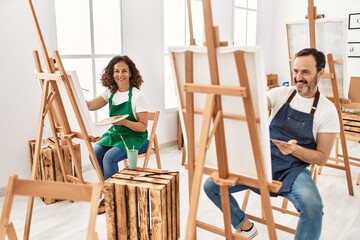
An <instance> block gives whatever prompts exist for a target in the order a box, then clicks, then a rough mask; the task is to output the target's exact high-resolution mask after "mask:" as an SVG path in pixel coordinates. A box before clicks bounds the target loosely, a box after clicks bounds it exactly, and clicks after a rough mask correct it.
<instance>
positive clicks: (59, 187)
mask: <svg viewBox="0 0 360 240" xmlns="http://www.w3.org/2000/svg"><path fill="white" fill-rule="evenodd" d="M101 188H102V187H101V184H100V183H96V184H92V185H89V184H81V183H79V184H73V183H65V182H50V181H39V180H21V179H18V177H17V175H12V176H10V177H9V182H8V186H7V188H6V193H5V198H4V205H3V208H2V213H1V219H0V240H4V239H5V237H6V235H7V236H8V239H9V240H13V239H17V236H16V232H15V228H14V225H13V223H12V222H11V221H10V213H11V208H12V204H13V199H14V195H20V196H32V197H48V198H57V199H66V200H70V201H85V202H90V203H91V208H90V217H89V226H88V231H87V237H86V239H88V240H95V239H98V236H97V233H96V231H95V223H96V215H97V208H98V200H99V197H100V194H101ZM25 225H26V226H28V225H30V223H28V222H26V223H25Z"/></svg>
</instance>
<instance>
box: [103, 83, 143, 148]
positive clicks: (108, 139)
mask: <svg viewBox="0 0 360 240" xmlns="http://www.w3.org/2000/svg"><path fill="white" fill-rule="evenodd" d="M132 88H133V87H132V86H130V89H129V100H128V101H127V102H124V103H121V104H119V105H113V104H112V99H113V97H114V93H113V94H111V96H110V99H109V115H110V117H113V116H118V115H125V114H129V116H128V117H127V120H130V121H133V122H136V119H135V117H134V114H133V111H132V107H131V98H132ZM120 134H121V136H122V137H123V139H124V141H125V143H126V146H127V147H128V148H129V149H132V148H135V149H137V150H139V149H140V148H142V146H144V144H145V142H146V140H147V138H148V132H147V130H146V131H145V132H135V131H133V130H131V129H130V128H127V127H125V126H117V125H113V126H112V127H111V128H109V129H108V130H107V132H105V133H104V134H103V135H102V137H101V139H100V140H99V141H98V142H97V143H98V144H99V145H101V146H105V147H118V148H120V149H121V150H122V151H123V152H124V153H126V148H125V145H124V143H123V141H122V139H121V137H120Z"/></svg>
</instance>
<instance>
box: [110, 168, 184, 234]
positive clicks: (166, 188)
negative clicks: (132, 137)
mask: <svg viewBox="0 0 360 240" xmlns="http://www.w3.org/2000/svg"><path fill="white" fill-rule="evenodd" d="M104 193H105V213H106V226H107V237H108V239H154V240H161V239H170V240H171V239H179V237H180V214H179V211H180V207H179V173H178V172H169V171H166V170H159V169H148V168H137V169H136V170H129V169H124V170H121V171H120V172H119V173H117V174H114V175H113V176H112V177H111V178H109V179H107V180H106V181H105V186H104Z"/></svg>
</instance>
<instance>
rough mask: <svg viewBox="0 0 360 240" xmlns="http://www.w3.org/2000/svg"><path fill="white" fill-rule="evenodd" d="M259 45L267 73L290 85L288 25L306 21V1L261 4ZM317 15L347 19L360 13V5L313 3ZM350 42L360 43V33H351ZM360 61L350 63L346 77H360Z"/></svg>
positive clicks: (330, 0) (346, 0) (352, 0)
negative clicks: (261, 47)
mask: <svg viewBox="0 0 360 240" xmlns="http://www.w3.org/2000/svg"><path fill="white" fill-rule="evenodd" d="M259 2H260V3H259V29H258V33H259V38H258V44H260V45H262V46H263V47H264V50H265V51H264V53H265V59H266V64H265V65H266V73H276V74H278V75H279V80H280V83H281V82H283V81H289V79H290V70H289V63H288V49H287V39H286V28H285V24H286V23H287V22H289V21H293V20H303V19H305V16H306V15H307V4H308V1H305V0H302V1H300V0H259ZM314 5H315V6H316V7H317V12H318V14H325V18H333V19H334V18H335V19H340V18H341V19H345V20H346V22H347V21H348V16H349V13H358V12H360V1H358V0H343V1H341V3H340V2H339V1H337V0H317V1H314ZM348 41H349V42H350V41H353V42H360V30H348ZM359 65H360V59H354V58H351V59H348V66H347V67H348V69H347V70H348V74H347V76H348V77H350V76H355V75H357V76H360V68H359Z"/></svg>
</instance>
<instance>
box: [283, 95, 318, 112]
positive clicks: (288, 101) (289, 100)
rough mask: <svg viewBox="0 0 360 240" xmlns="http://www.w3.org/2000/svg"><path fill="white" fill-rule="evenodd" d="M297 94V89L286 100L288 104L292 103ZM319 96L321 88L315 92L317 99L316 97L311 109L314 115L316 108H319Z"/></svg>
mask: <svg viewBox="0 0 360 240" xmlns="http://www.w3.org/2000/svg"><path fill="white" fill-rule="evenodd" d="M295 94H296V89H295V90H294V91H293V92H292V93H291V95H290V97H289V98H288V100H287V101H286V103H287V104H290V102H291V100H292V99H293V98H294V97H295ZM319 98H320V92H319V89H318V90H317V91H316V93H315V99H314V103H313V105H312V107H311V111H310V114H312V115H314V113H315V111H316V109H317V105H318V103H319Z"/></svg>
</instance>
